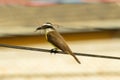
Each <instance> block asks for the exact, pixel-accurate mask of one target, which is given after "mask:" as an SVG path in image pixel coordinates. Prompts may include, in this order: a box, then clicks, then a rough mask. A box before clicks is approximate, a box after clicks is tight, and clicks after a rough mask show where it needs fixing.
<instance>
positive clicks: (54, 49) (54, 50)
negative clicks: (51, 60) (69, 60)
mask: <svg viewBox="0 0 120 80" xmlns="http://www.w3.org/2000/svg"><path fill="white" fill-rule="evenodd" d="M57 50H58V49H57V48H53V49H51V51H50V53H51V54H52V53H54V54H56V53H57Z"/></svg>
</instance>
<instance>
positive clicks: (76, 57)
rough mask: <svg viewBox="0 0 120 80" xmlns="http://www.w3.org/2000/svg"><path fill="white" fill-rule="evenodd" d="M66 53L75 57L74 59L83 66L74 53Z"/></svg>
mask: <svg viewBox="0 0 120 80" xmlns="http://www.w3.org/2000/svg"><path fill="white" fill-rule="evenodd" d="M65 53H67V54H70V55H71V56H73V58H74V59H75V60H76V61H77V62H78V63H79V64H81V62H80V61H79V60H78V58H77V57H76V56H75V55H74V53H72V52H68V51H66V52H65Z"/></svg>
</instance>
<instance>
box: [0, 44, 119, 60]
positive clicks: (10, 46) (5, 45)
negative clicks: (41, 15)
mask: <svg viewBox="0 0 120 80" xmlns="http://www.w3.org/2000/svg"><path fill="white" fill-rule="evenodd" d="M0 47H7V48H14V49H23V50H31V51H40V52H51V50H48V49H40V48H32V47H24V46H15V45H9V44H0ZM56 53H58V54H64V53H63V52H62V51H56ZM74 54H75V55H78V56H87V57H96V58H106V59H117V60H120V57H115V56H105V55H96V54H86V53H74Z"/></svg>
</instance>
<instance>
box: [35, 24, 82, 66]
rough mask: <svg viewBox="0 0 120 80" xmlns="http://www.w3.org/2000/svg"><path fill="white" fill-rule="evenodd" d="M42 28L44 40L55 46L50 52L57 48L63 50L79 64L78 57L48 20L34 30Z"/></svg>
mask: <svg viewBox="0 0 120 80" xmlns="http://www.w3.org/2000/svg"><path fill="white" fill-rule="evenodd" d="M38 30H44V31H45V36H46V40H47V41H48V42H49V43H51V44H52V45H53V46H54V47H55V48H54V49H51V53H52V52H54V53H55V52H56V51H57V50H58V49H59V50H61V51H63V53H65V54H70V55H71V56H73V58H74V59H75V60H76V61H77V63H79V64H81V62H80V61H79V59H78V58H77V57H76V56H75V54H74V53H73V52H72V50H71V49H70V47H69V46H68V45H67V43H66V41H65V39H64V38H63V37H62V36H61V35H60V33H59V32H58V31H57V30H56V29H55V28H54V25H53V24H52V23H50V22H46V23H45V24H43V25H42V26H39V27H38V28H37V29H36V31H38Z"/></svg>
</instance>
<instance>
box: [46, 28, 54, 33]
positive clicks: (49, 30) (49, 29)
mask: <svg viewBox="0 0 120 80" xmlns="http://www.w3.org/2000/svg"><path fill="white" fill-rule="evenodd" d="M51 31H54V30H53V29H51V28H48V29H45V32H46V33H48V32H51Z"/></svg>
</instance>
